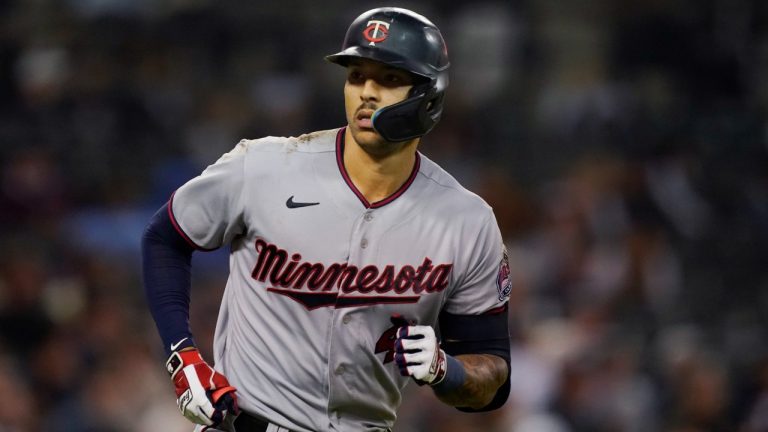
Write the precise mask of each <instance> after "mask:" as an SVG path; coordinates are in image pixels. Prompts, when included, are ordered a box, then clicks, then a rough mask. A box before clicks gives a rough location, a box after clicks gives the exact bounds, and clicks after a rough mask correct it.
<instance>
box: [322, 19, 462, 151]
mask: <svg viewBox="0 0 768 432" xmlns="http://www.w3.org/2000/svg"><path fill="white" fill-rule="evenodd" d="M354 58H365V59H370V60H375V61H379V62H382V63H385V64H387V65H390V66H392V67H396V68H398V69H403V70H406V71H408V72H410V73H412V74H414V75H416V76H417V77H421V78H422V79H421V80H417V81H419V82H418V83H417V84H415V85H414V87H413V88H412V89H411V91H410V94H409V95H408V98H407V99H405V100H404V101H402V102H399V103H396V104H394V105H390V106H387V107H384V108H381V109H379V110H377V111H376V112H375V113H374V115H373V117H372V121H373V127H374V128H375V129H376V131H377V132H378V133H379V134H380V135H381V136H382V137H384V139H385V140H387V141H392V142H397V141H407V140H410V139H413V138H416V137H420V136H422V135H424V134H426V133H427V132H429V131H430V130H432V128H433V127H435V125H436V124H437V122H438V121H439V120H440V115H441V114H442V113H443V99H444V96H445V89H446V88H447V87H448V66H449V65H450V63H449V62H448V50H447V49H446V46H445V41H443V36H442V35H441V34H440V30H438V28H437V27H436V26H435V25H434V24H433V23H432V22H431V21H429V20H428V19H426V18H425V17H423V16H421V15H419V14H417V13H415V12H412V11H410V10H407V9H401V8H394V7H383V8H378V9H372V10H369V11H368V12H365V13H363V14H362V15H360V16H359V17H357V19H355V20H354V21H353V22H352V24H351V25H350V26H349V29H348V30H347V35H346V37H345V38H344V44H343V45H342V47H341V51H340V52H338V53H336V54H333V55H329V56H327V57H326V60H328V61H330V62H333V63H336V64H340V65H342V66H347V65H348V63H349V61H350V60H351V59H354Z"/></svg>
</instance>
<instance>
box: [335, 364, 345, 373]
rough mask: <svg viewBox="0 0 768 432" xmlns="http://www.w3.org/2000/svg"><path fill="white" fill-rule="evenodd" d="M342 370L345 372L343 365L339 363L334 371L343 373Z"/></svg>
mask: <svg viewBox="0 0 768 432" xmlns="http://www.w3.org/2000/svg"><path fill="white" fill-rule="evenodd" d="M344 372H346V369H345V368H344V365H339V367H337V368H336V370H335V371H334V373H335V374H336V375H343V374H344Z"/></svg>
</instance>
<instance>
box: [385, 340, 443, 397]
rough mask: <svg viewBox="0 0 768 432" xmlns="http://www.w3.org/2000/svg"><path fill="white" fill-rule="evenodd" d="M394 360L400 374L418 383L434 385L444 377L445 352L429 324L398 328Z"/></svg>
mask: <svg viewBox="0 0 768 432" xmlns="http://www.w3.org/2000/svg"><path fill="white" fill-rule="evenodd" d="M395 362H396V363H397V365H398V366H399V367H400V374H401V375H403V376H412V377H413V378H414V380H415V381H416V383H417V384H419V385H424V384H429V385H435V384H438V383H440V382H441V381H442V380H443V378H445V371H446V360H445V352H444V351H443V350H441V349H440V345H439V344H438V342H437V338H436V337H435V330H434V329H433V328H432V327H430V326H420V325H406V326H404V327H400V329H398V331H397V339H395Z"/></svg>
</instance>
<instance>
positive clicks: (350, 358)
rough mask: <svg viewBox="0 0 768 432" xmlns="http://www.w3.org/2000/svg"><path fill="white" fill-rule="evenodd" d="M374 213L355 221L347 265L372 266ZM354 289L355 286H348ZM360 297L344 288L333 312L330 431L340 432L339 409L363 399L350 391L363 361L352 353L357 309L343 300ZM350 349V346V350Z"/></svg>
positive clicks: (330, 359) (360, 378)
mask: <svg viewBox="0 0 768 432" xmlns="http://www.w3.org/2000/svg"><path fill="white" fill-rule="evenodd" d="M374 212H375V210H374V209H371V208H368V209H366V210H365V211H364V212H362V213H361V214H360V215H359V216H358V217H357V219H356V220H355V222H354V224H353V227H352V232H351V235H350V240H349V258H348V260H347V264H348V265H349V266H355V267H356V268H358V269H360V268H362V267H363V266H365V265H366V263H372V262H375V259H374V257H373V255H374V254H373V253H372V251H373V250H374V243H373V241H372V239H373V238H374V236H373V233H372V231H373V228H374V227H373V226H372V222H373V220H374ZM350 286H354V282H352V283H351V284H350ZM360 295H362V294H360V293H358V292H355V291H352V292H349V293H345V292H344V291H343V287H339V292H338V297H337V300H336V308H334V311H333V318H332V320H333V323H332V328H331V350H330V355H329V357H328V360H329V364H328V366H329V369H330V370H329V372H330V382H329V385H330V392H329V400H328V407H329V409H328V414H329V421H330V426H331V430H343V426H342V415H343V413H342V412H340V411H339V409H340V408H341V407H342V406H344V405H348V404H349V403H351V402H352V401H353V400H355V399H357V400H359V399H358V398H359V397H361V396H362V395H355V392H354V390H353V389H352V388H351V387H350V384H351V381H352V380H358V381H360V380H363V379H365V378H364V377H361V376H356V375H358V374H357V372H356V370H355V368H356V364H359V363H360V362H365V361H366V359H365V358H364V357H360V358H356V357H355V355H356V354H358V352H359V349H355V348H356V347H355V346H354V345H356V342H355V341H357V340H360V339H361V335H359V334H356V333H355V331H356V330H355V329H356V328H357V327H356V325H355V315H358V314H359V313H360V310H359V309H358V308H352V307H346V306H347V305H346V304H345V302H344V298H350V297H357V296H360ZM351 345H352V346H351Z"/></svg>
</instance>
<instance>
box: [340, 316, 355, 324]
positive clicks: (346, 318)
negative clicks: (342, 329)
mask: <svg viewBox="0 0 768 432" xmlns="http://www.w3.org/2000/svg"><path fill="white" fill-rule="evenodd" d="M350 321H352V317H351V316H349V315H344V318H342V319H341V322H343V323H344V324H349V322H350Z"/></svg>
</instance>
